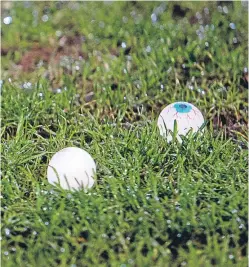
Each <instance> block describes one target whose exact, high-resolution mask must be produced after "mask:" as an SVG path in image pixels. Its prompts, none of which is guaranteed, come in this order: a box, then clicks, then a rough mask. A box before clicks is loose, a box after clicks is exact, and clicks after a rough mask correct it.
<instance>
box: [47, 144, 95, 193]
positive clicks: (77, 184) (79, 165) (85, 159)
mask: <svg viewBox="0 0 249 267" xmlns="http://www.w3.org/2000/svg"><path fill="white" fill-rule="evenodd" d="M95 173H96V165H95V162H94V160H93V158H92V157H91V156H90V155H89V154H88V153H87V152H86V151H85V150H83V149H81V148H77V147H67V148H64V149H62V150H60V151H58V152H57V153H55V154H54V155H53V157H52V159H51V160H50V162H49V165H48V169H47V178H48V181H49V183H51V184H53V185H54V184H56V183H58V184H60V186H61V187H62V188H63V189H76V190H80V189H82V188H85V189H87V188H91V187H92V186H93V184H94V174H95Z"/></svg>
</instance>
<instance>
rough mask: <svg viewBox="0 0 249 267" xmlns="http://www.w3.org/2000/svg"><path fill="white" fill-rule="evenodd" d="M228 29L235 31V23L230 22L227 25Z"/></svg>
mask: <svg viewBox="0 0 249 267" xmlns="http://www.w3.org/2000/svg"><path fill="white" fill-rule="evenodd" d="M229 27H230V28H231V29H232V30H235V29H236V25H235V23H233V22H231V23H230V24H229Z"/></svg>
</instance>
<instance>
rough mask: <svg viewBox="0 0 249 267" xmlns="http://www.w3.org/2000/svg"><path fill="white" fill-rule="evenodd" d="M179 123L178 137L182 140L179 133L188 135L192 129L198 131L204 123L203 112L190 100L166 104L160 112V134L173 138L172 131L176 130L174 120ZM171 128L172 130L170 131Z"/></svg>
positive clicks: (168, 138)
mask: <svg viewBox="0 0 249 267" xmlns="http://www.w3.org/2000/svg"><path fill="white" fill-rule="evenodd" d="M175 121H176V123H177V139H178V141H179V142H181V141H182V140H181V137H180V136H179V135H184V136H185V135H186V134H187V133H188V132H189V131H190V130H191V129H192V130H193V132H197V131H198V130H199V128H200V127H201V126H202V125H203V123H204V118H203V116H202V113H201V112H200V110H199V109H198V108H196V107H195V106H194V105H192V104H190V103H188V102H175V103H172V104H170V105H168V106H166V107H165V108H164V109H163V110H162V111H161V113H160V115H159V118H158V121H157V125H158V127H159V130H160V134H161V135H162V136H164V137H166V138H167V141H168V142H170V141H171V140H172V135H171V133H170V131H172V132H173V131H174V122H175ZM169 130H170V131H169Z"/></svg>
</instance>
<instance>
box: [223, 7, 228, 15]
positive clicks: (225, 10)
mask: <svg viewBox="0 0 249 267" xmlns="http://www.w3.org/2000/svg"><path fill="white" fill-rule="evenodd" d="M223 12H224V13H225V14H227V13H228V8H227V6H223Z"/></svg>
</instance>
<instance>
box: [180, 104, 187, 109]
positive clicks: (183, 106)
mask: <svg viewBox="0 0 249 267" xmlns="http://www.w3.org/2000/svg"><path fill="white" fill-rule="evenodd" d="M179 107H180V108H187V105H185V104H180V105H179Z"/></svg>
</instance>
